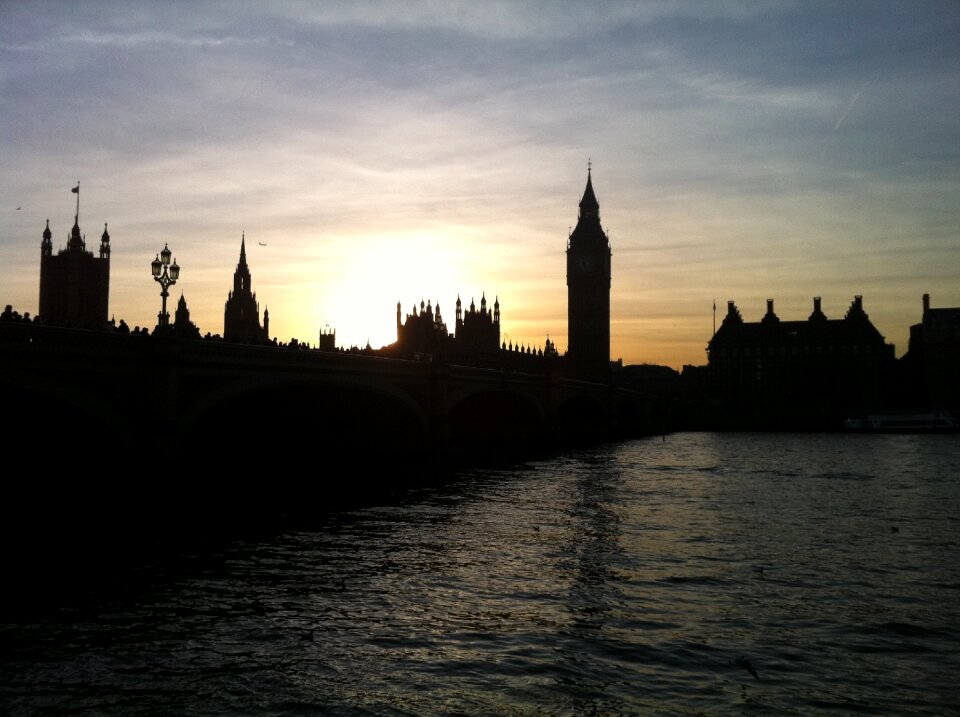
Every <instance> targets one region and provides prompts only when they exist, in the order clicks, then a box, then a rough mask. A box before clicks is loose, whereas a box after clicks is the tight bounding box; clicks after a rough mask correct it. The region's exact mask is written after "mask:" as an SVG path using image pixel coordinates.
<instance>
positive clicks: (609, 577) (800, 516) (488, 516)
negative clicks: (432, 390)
mask: <svg viewBox="0 0 960 717" xmlns="http://www.w3.org/2000/svg"><path fill="white" fill-rule="evenodd" d="M304 512H306V513H307V514H308V515H309V513H310V511H309V510H307V511H303V510H301V511H300V513H301V515H302V514H303V513H304ZM6 589H8V590H10V589H16V586H9V585H8V586H7V588H6ZM0 642H2V644H3V649H2V655H0V706H2V708H3V709H2V710H0V711H2V712H5V713H8V714H11V715H32V714H50V715H68V714H69V715H101V714H118V715H119V714H122V715H140V714H190V715H238V714H249V715H314V714H318V715H326V714H330V715H622V714H657V715H696V714H705V715H712V714H751V715H824V714H832V715H847V714H850V715H853V714H857V715H863V714H871V715H900V714H902V715H924V714H929V715H944V714H957V713H958V711H960V688H958V686H957V685H958V676H960V440H957V437H956V436H850V435H836V434H824V435H819V434H799V435H798V434H789V435H788V434H735V433H733V434H711V433H688V434H677V435H669V436H667V437H666V438H665V439H662V438H660V437H657V438H655V439H646V440H637V441H632V442H627V443H621V444H613V445H605V446H600V447H597V448H591V449H587V450H582V451H578V452H571V453H567V454H564V455H561V456H557V457H553V458H550V459H545V460H541V461H536V462H530V463H525V464H520V465H516V466H513V467H510V468H507V469H497V470H489V469H488V470H470V471H464V472H461V473H460V474H458V475H456V476H454V477H453V479H452V480H451V481H450V482H448V483H446V484H444V485H443V486H441V487H429V488H419V489H412V490H410V491H408V492H406V493H403V494H401V495H397V496H394V497H392V498H390V499H389V500H385V501H382V502H380V503H378V502H376V501H371V502H369V503H368V504H366V505H364V506H359V507H357V506H354V507H352V508H349V509H347V508H344V509H340V510H334V511H330V510H320V508H319V507H318V509H317V512H316V515H315V516H313V517H312V518H309V519H304V518H302V517H300V518H298V519H297V520H296V521H292V522H291V523H290V524H288V525H285V526H283V527H281V528H279V529H276V530H273V531H270V532H269V533H267V534H262V533H261V534H256V535H253V536H247V537H245V538H242V539H241V538H237V539H235V540H230V541H226V542H224V543H223V544H219V545H216V546H215V547H210V546H208V547H206V548H204V549H201V550H197V551H194V552H188V553H184V554H183V555H180V556H177V557H176V558H175V559H171V558H169V557H167V558H164V559H151V560H149V561H145V562H144V564H143V565H134V566H128V568H127V569H126V573H125V575H121V576H119V577H117V578H116V579H115V580H112V581H110V582H109V584H108V585H105V586H103V587H101V588H93V589H91V590H88V591H87V592H85V593H84V594H83V595H82V596H78V595H76V594H75V593H73V592H70V591H65V593H64V596H63V598H62V599H59V600H58V599H57V598H56V596H54V598H53V599H52V600H51V601H49V604H48V605H45V606H44V607H43V608H42V609H38V610H36V611H32V612H28V613H24V614H19V615H18V617H17V618H16V619H13V618H8V619H7V620H6V621H5V622H4V623H3V624H2V625H0ZM754 673H755V674H754Z"/></svg>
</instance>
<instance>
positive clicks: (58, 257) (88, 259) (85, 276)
mask: <svg viewBox="0 0 960 717" xmlns="http://www.w3.org/2000/svg"><path fill="white" fill-rule="evenodd" d="M73 192H74V194H76V195H77V213H76V215H74V218H73V229H72V230H71V232H70V234H69V235H67V247H66V248H65V249H61V250H60V251H58V252H57V253H56V254H54V253H53V241H52V239H53V234H52V232H51V231H50V220H49V219H48V220H47V228H46V229H44V231H43V239H42V241H41V242H40V311H39V315H40V318H41V319H42V320H43V321H44V322H46V323H50V324H66V325H72V326H100V325H103V324H106V323H107V308H108V303H109V296H110V234H108V233H107V225H106V224H104V225H103V234H102V235H101V236H100V256H99V257H96V256H94V255H93V252H90V251H87V241H86V236H84V235H82V234H81V233H80V187H79V185H78V186H77V187H76V188H74V190H73Z"/></svg>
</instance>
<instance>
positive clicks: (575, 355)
mask: <svg viewBox="0 0 960 717" xmlns="http://www.w3.org/2000/svg"><path fill="white" fill-rule="evenodd" d="M611 256H612V253H611V251H610V238H609V237H608V236H607V234H606V232H604V231H603V227H601V226H600V204H599V203H598V202H597V196H596V195H595V194H594V193H593V181H592V178H591V170H590V167H589V165H588V167H587V188H586V189H585V190H584V192H583V199H581V200H580V217H579V218H578V219H577V226H576V228H575V229H574V230H573V232H572V233H571V234H570V238H569V241H568V242H567V344H568V346H567V361H568V363H569V365H570V370H571V371H570V373H571V375H572V376H573V377H574V378H580V379H584V380H587V381H597V382H606V381H607V380H608V379H609V376H610V258H611Z"/></svg>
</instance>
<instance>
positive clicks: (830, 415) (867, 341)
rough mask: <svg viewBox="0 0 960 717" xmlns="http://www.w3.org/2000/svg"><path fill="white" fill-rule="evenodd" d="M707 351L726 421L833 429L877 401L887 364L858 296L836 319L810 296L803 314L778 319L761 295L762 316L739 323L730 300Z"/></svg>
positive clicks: (887, 352)
mask: <svg viewBox="0 0 960 717" xmlns="http://www.w3.org/2000/svg"><path fill="white" fill-rule="evenodd" d="M707 351H708V353H709V373H710V386H711V389H712V392H713V394H714V395H715V396H716V397H717V398H719V399H720V400H722V402H723V404H724V407H725V410H726V415H727V416H728V418H729V421H730V423H731V426H730V427H750V426H763V427H775V428H784V429H790V428H798V429H805V428H838V427H839V426H840V425H841V424H842V422H843V420H844V419H845V418H847V417H850V416H853V415H857V414H862V413H863V412H865V411H867V410H870V409H877V408H883V407H884V405H885V404H886V403H887V400H888V399H887V395H886V389H887V387H888V385H889V377H890V373H891V371H892V369H893V366H894V347H893V345H892V344H887V343H886V342H885V340H884V338H883V336H882V335H881V334H880V332H879V331H877V329H876V327H874V325H873V324H872V323H871V322H870V318H869V317H868V316H867V314H866V312H865V311H864V310H863V299H862V297H860V296H856V297H854V299H853V302H852V303H851V304H850V308H849V309H848V310H847V313H846V315H845V316H844V317H843V318H842V319H828V318H827V316H826V315H825V314H824V313H823V311H822V309H821V307H820V297H819V296H818V297H816V298H814V300H813V312H812V313H811V314H810V316H809V318H808V319H807V320H806V321H781V320H780V318H779V317H778V316H777V315H776V313H774V310H773V299H768V300H767V313H766V314H765V315H764V317H763V318H762V319H761V320H760V321H757V322H745V321H744V320H743V317H742V316H741V315H740V312H739V311H738V310H737V307H736V305H735V304H734V302H732V301H730V302H728V303H727V315H726V317H725V318H724V319H723V323H722V324H721V326H720V328H719V329H718V330H717V332H716V334H714V336H713V338H712V339H711V340H710V343H709V347H708V349H707Z"/></svg>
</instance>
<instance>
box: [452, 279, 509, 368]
mask: <svg viewBox="0 0 960 717" xmlns="http://www.w3.org/2000/svg"><path fill="white" fill-rule="evenodd" d="M455 337H456V340H457V353H458V354H459V355H461V356H465V357H466V356H469V357H471V361H472V362H473V363H474V364H477V363H480V364H483V363H489V362H491V361H496V358H497V350H498V349H499V348H500V300H499V299H496V298H495V299H494V301H493V311H488V310H487V295H486V293H484V294H483V296H482V297H481V298H480V310H479V311H477V307H476V305H475V304H474V303H473V299H470V308H469V309H468V310H467V313H466V314H464V313H463V305H462V304H461V302H460V297H459V296H458V297H457V323H456V329H455Z"/></svg>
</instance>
